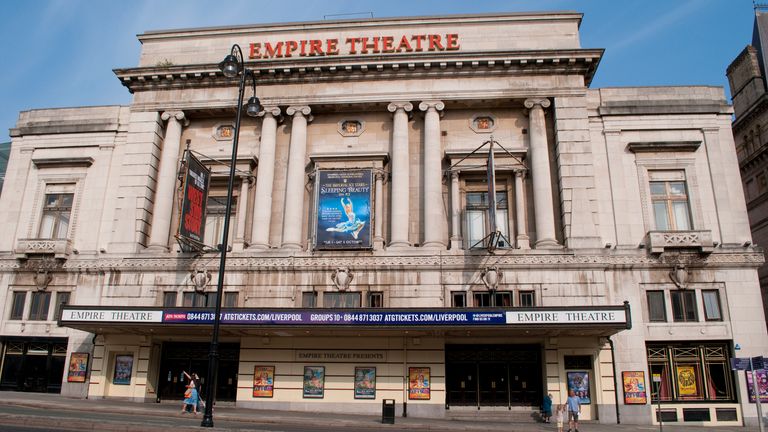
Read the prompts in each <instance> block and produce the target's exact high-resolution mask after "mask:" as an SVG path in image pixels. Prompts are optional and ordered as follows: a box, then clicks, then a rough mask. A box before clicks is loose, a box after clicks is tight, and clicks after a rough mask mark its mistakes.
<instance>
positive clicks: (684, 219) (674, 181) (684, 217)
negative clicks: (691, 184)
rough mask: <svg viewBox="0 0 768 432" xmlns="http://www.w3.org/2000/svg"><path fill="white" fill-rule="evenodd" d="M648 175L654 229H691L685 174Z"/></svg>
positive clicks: (662, 172)
mask: <svg viewBox="0 0 768 432" xmlns="http://www.w3.org/2000/svg"><path fill="white" fill-rule="evenodd" d="M648 175H649V177H650V179H651V183H650V187H651V202H652V204H653V215H654V220H655V221H656V229H657V230H659V231H685V230H690V229H692V228H691V213H690V206H689V204H688V192H687V188H686V184H685V174H684V173H683V172H682V171H651V172H649V173H648Z"/></svg>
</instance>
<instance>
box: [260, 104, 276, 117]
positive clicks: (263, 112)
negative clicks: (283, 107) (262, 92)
mask: <svg viewBox="0 0 768 432" xmlns="http://www.w3.org/2000/svg"><path fill="white" fill-rule="evenodd" d="M281 112H282V111H280V107H277V106H265V107H264V109H263V110H261V111H260V112H259V114H257V115H258V116H259V117H264V116H265V115H267V114H269V115H271V116H272V117H277V116H279V115H280V113H281Z"/></svg>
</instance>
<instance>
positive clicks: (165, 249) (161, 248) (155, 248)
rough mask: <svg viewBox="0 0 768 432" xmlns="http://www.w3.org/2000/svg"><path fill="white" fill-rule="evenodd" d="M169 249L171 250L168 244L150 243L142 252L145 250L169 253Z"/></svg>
mask: <svg viewBox="0 0 768 432" xmlns="http://www.w3.org/2000/svg"><path fill="white" fill-rule="evenodd" d="M168 251H170V249H168V246H161V245H149V246H147V248H146V249H144V250H143V251H142V252H144V253H168Z"/></svg>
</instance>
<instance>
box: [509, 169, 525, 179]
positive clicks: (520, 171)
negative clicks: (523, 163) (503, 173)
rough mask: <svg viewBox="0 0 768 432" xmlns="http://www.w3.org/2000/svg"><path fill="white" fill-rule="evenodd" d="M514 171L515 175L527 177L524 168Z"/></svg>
mask: <svg viewBox="0 0 768 432" xmlns="http://www.w3.org/2000/svg"><path fill="white" fill-rule="evenodd" d="M512 172H513V173H514V174H515V177H519V178H525V174H526V170H524V169H518V170H514V171H512Z"/></svg>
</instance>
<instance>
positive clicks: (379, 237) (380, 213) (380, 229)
mask: <svg viewBox="0 0 768 432" xmlns="http://www.w3.org/2000/svg"><path fill="white" fill-rule="evenodd" d="M375 177H376V204H375V206H376V207H375V210H374V211H375V215H374V218H375V219H374V226H373V248H374V249H375V250H381V249H383V248H384V201H383V200H384V198H383V197H384V191H383V189H382V188H383V184H384V172H382V171H378V172H376V175H375Z"/></svg>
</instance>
